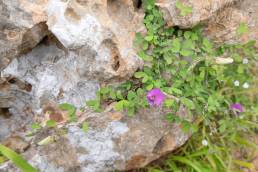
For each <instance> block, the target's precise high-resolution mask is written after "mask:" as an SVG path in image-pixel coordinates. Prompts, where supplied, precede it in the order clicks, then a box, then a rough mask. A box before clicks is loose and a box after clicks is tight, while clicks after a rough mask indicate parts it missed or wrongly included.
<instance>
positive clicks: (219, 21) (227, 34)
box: [204, 0, 258, 48]
mask: <svg viewBox="0 0 258 172" xmlns="http://www.w3.org/2000/svg"><path fill="white" fill-rule="evenodd" d="M241 23H243V24H245V25H246V26H247V27H248V31H247V32H246V33H244V34H242V35H239V34H238V33H237V29H238V28H239V26H240V24H241ZM257 28H258V1H256V0H245V1H240V2H239V3H237V4H236V5H234V6H231V7H228V8H225V9H224V10H223V11H221V12H220V13H219V14H218V15H216V16H214V17H212V18H211V19H210V20H209V22H208V23H207V24H206V27H205V30H204V33H205V35H206V36H208V37H210V38H211V39H213V40H214V41H215V42H217V43H230V44H232V43H245V42H247V41H250V40H258V29H257ZM256 47H257V48H258V44H257V43H256Z"/></svg>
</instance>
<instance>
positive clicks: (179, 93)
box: [169, 87, 183, 95]
mask: <svg viewBox="0 0 258 172" xmlns="http://www.w3.org/2000/svg"><path fill="white" fill-rule="evenodd" d="M169 91H170V92H172V93H175V94H178V95H182V94H183V92H182V91H181V90H180V89H178V88H175V87H172V88H170V89H169Z"/></svg>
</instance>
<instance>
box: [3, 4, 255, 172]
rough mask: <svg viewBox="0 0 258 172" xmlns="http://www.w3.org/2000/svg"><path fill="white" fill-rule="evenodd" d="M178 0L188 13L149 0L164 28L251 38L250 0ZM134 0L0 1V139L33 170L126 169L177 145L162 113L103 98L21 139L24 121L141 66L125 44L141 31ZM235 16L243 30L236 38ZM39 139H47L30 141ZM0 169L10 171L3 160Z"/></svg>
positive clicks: (80, 101) (76, 101) (90, 94)
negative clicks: (197, 28) (117, 106)
mask: <svg viewBox="0 0 258 172" xmlns="http://www.w3.org/2000/svg"><path fill="white" fill-rule="evenodd" d="M181 2H182V3H183V4H184V5H186V6H191V7H192V13H190V14H188V15H186V16H180V11H179V10H178V9H177V8H176V6H175V4H176V0H157V2H156V3H157V6H159V7H160V9H161V10H162V11H163V13H164V16H165V19H166V21H167V24H168V25H169V26H179V27H181V28H190V27H192V26H194V25H196V24H198V23H202V24H204V25H206V27H207V28H206V29H205V30H204V33H205V34H206V35H207V36H208V37H210V38H211V39H213V40H215V41H216V42H229V43H233V42H239V41H247V40H249V39H257V28H258V27H257V25H258V13H257V11H258V4H257V2H258V1H256V0H243V1H238V0H209V1H206V0H181ZM140 7H141V1H140V0H95V1H90V0H12V1H10V0H0V70H1V78H0V141H1V143H4V144H6V145H7V146H9V147H11V148H12V149H14V150H16V151H18V152H20V153H23V155H24V156H25V158H26V159H28V160H29V162H30V163H31V164H32V165H34V166H35V167H36V168H38V169H39V170H40V171H43V172H66V171H67V172H68V171H69V172H73V171H74V172H105V171H113V170H130V169H135V168H139V167H143V166H145V165H146V164H148V163H150V162H151V161H153V160H155V159H158V158H159V157H161V156H163V155H165V154H167V153H169V152H171V151H172V150H174V149H176V148H177V147H179V146H181V145H182V144H184V143H185V141H186V140H187V139H188V138H189V135H188V134H185V133H183V132H182V131H181V126H180V125H177V124H171V123H168V122H167V121H166V120H165V119H164V114H166V110H164V109H159V108H150V109H141V110H139V111H138V112H137V114H135V116H134V117H132V118H129V117H127V115H126V114H125V113H119V112H116V111H114V109H113V108H112V104H111V105H110V107H108V108H107V109H106V110H105V111H104V112H102V113H95V112H92V111H91V110H89V109H87V110H86V111H85V112H83V113H81V112H77V115H78V118H79V121H78V122H76V123H66V124H62V125H58V127H56V128H52V129H47V128H45V129H41V130H40V131H38V132H37V133H36V134H35V135H34V136H32V137H27V136H26V133H27V132H28V131H29V124H31V123H32V122H33V120H39V121H40V120H45V118H46V116H45V115H46V114H47V112H49V111H50V112H51V113H53V114H57V115H60V114H61V115H62V114H63V113H65V112H62V111H60V109H58V108H57V105H58V104H59V103H64V102H66V103H71V104H73V105H75V106H76V107H78V108H79V107H81V106H83V105H84V104H85V101H86V100H91V99H94V98H95V96H96V92H97V90H98V89H99V87H100V85H101V84H103V83H104V84H106V83H113V82H117V81H118V82H120V81H125V80H126V79H128V78H129V77H131V76H132V75H133V73H134V72H135V71H136V70H137V69H138V68H141V67H142V65H143V63H142V61H141V60H140V59H139V58H138V57H137V55H136V51H135V50H134V49H133V39H134V35H135V32H144V27H143V26H142V23H143V22H142V19H143V16H144V14H143V11H142V9H141V8H140ZM243 22H246V23H247V25H248V27H249V32H248V33H246V34H244V35H241V36H239V35H236V29H237V27H238V26H239V24H240V23H243ZM187 114H188V113H187V110H186V109H184V108H183V107H181V108H180V110H179V112H178V113H177V115H179V116H181V117H183V118H185V119H188V120H192V118H190V117H189V116H188V115H187ZM84 120H86V121H87V122H88V124H89V130H88V132H86V133H85V132H83V130H82V129H81V125H82V122H83V121H84ZM60 127H61V128H60ZM49 136H51V138H54V139H53V140H54V141H53V142H51V143H49V144H46V145H41V146H39V145H38V144H37V143H39V142H40V141H42V140H44V139H45V138H48V137H49ZM14 143H17V144H14ZM0 171H3V172H7V171H8V172H16V171H18V169H17V168H16V167H14V166H13V165H12V164H11V163H10V162H7V163H5V164H3V165H1V166H0Z"/></svg>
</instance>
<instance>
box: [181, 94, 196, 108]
mask: <svg viewBox="0 0 258 172" xmlns="http://www.w3.org/2000/svg"><path fill="white" fill-rule="evenodd" d="M181 102H182V103H183V104H184V105H185V106H186V107H187V108H189V109H195V105H194V103H193V101H192V100H190V99H188V98H185V97H184V98H181Z"/></svg>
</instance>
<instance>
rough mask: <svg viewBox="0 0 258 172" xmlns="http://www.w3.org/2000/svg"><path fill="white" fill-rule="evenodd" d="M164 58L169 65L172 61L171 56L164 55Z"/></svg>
mask: <svg viewBox="0 0 258 172" xmlns="http://www.w3.org/2000/svg"><path fill="white" fill-rule="evenodd" d="M164 59H165V60H166V62H167V64H168V65H170V64H171V63H172V58H171V57H169V56H164Z"/></svg>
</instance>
